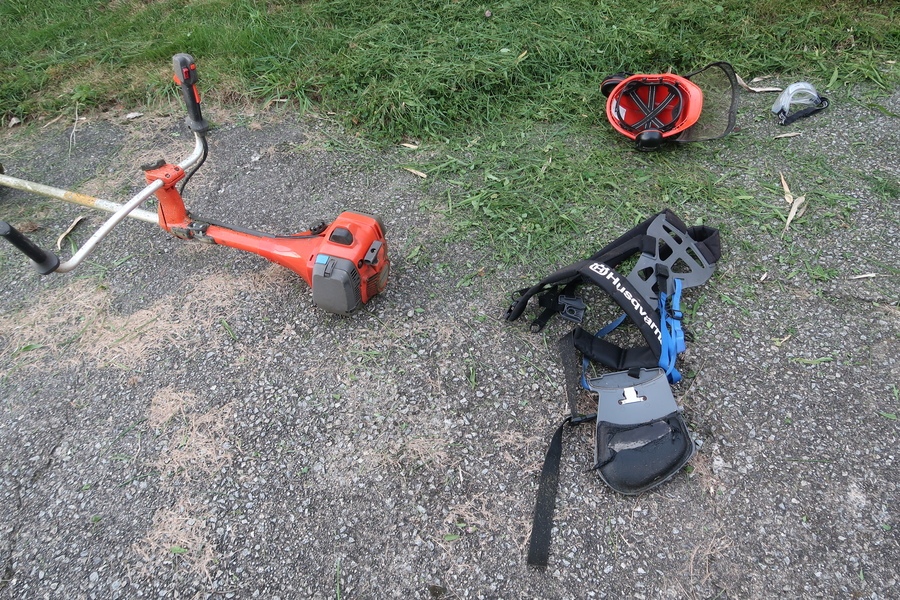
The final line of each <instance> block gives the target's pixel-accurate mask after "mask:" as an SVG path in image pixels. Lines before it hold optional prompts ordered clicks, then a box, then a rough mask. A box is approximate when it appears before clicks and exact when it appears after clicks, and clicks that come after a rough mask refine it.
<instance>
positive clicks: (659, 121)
mask: <svg viewBox="0 0 900 600" xmlns="http://www.w3.org/2000/svg"><path fill="white" fill-rule="evenodd" d="M600 89H601V91H602V92H603V93H604V94H606V95H607V96H609V98H608V99H607V101H606V117H607V118H608V119H609V122H610V123H612V126H613V127H614V128H615V129H616V131H618V132H619V133H621V134H622V135H625V136H628V137H630V138H631V139H633V140H634V141H635V143H636V144H637V147H638V149H639V150H655V149H656V148H658V147H659V146H660V145H661V144H662V143H663V140H665V139H666V138H673V137H675V136H677V135H678V134H680V133H682V132H683V131H685V130H686V129H688V128H689V127H691V126H692V125H693V124H694V123H696V122H697V119H699V118H700V111H701V110H702V109H703V92H702V91H701V90H700V88H699V87H698V86H697V84H695V83H693V82H692V81H690V80H688V79H686V78H684V77H681V76H679V75H673V74H671V73H663V74H660V75H630V74H628V73H617V74H616V75H613V76H612V77H608V78H606V79H605V80H604V81H603V84H602V85H601V87H600Z"/></svg>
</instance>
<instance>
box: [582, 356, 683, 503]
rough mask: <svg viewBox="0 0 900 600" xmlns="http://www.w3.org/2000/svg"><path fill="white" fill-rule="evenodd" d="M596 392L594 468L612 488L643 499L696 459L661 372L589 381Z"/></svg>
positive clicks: (629, 373) (625, 373)
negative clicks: (688, 462) (693, 457)
mask: <svg viewBox="0 0 900 600" xmlns="http://www.w3.org/2000/svg"><path fill="white" fill-rule="evenodd" d="M587 384H588V388H589V389H591V390H592V391H594V392H597V394H598V396H599V398H598V401H597V436H596V438H595V442H594V467H593V468H594V469H595V470H597V471H598V472H599V473H600V478H601V479H603V481H604V482H605V483H606V484H607V485H608V486H609V487H611V488H612V489H614V490H616V491H617V492H619V493H622V494H628V495H634V494H640V493H641V492H644V491H646V490H649V489H651V488H653V487H656V486H657V485H659V484H661V483H663V482H664V481H666V480H668V479H669V478H670V477H672V476H673V475H674V474H675V473H677V472H678V471H679V470H680V469H681V468H682V467H683V466H684V465H685V464H686V463H687V461H688V460H690V458H691V456H693V455H694V441H693V440H692V439H691V436H690V434H689V432H688V430H687V426H686V425H685V423H684V419H683V418H682V417H681V412H680V411H679V410H678V405H677V404H676V403H675V397H674V396H672V389H671V388H670V387H669V383H668V381H667V379H666V373H665V371H664V370H662V369H640V371H638V370H637V369H633V370H631V371H620V372H618V373H610V374H608V375H604V376H602V377H597V378H594V379H588V380H587Z"/></svg>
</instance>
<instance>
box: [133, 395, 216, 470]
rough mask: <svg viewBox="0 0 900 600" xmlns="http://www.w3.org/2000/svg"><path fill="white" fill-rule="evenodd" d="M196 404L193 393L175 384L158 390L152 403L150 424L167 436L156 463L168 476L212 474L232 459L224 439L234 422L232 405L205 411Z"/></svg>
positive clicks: (157, 467) (158, 468)
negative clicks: (165, 444)
mask: <svg viewBox="0 0 900 600" xmlns="http://www.w3.org/2000/svg"><path fill="white" fill-rule="evenodd" d="M197 404H198V402H197V398H196V396H195V395H194V394H192V393H190V392H179V391H177V390H175V389H174V388H172V387H166V388H163V389H161V390H159V392H157V393H156V394H155V395H154V397H153V400H152V401H151V403H150V414H149V415H148V419H147V421H148V424H149V425H150V426H151V427H153V428H154V429H155V430H156V431H157V434H158V435H159V436H160V437H163V436H165V437H166V438H167V440H168V444H167V446H166V449H165V451H164V452H163V453H162V454H161V456H160V457H159V459H158V460H157V461H156V462H155V463H154V466H155V467H156V469H157V470H158V471H159V472H160V473H161V474H162V476H163V477H164V478H165V479H168V478H174V477H183V478H188V479H193V478H197V477H209V476H210V475H213V474H214V473H217V472H218V471H220V470H221V469H222V468H223V467H224V466H225V465H227V464H228V463H230V462H231V458H232V454H231V452H230V451H229V450H228V449H227V445H226V444H223V442H225V440H227V437H228V433H229V426H230V423H231V422H232V418H231V417H232V412H231V411H232V405H231V404H230V403H229V404H226V405H225V406H222V407H219V408H215V409H212V410H208V411H206V412H202V411H200V410H199V409H198V406H197Z"/></svg>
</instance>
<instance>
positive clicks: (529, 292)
mask: <svg viewBox="0 0 900 600" xmlns="http://www.w3.org/2000/svg"><path fill="white" fill-rule="evenodd" d="M660 215H664V216H665V220H666V222H667V223H669V224H670V225H671V226H672V227H673V228H675V229H677V230H678V231H680V232H681V233H682V234H685V235H690V232H691V231H692V230H693V228H691V229H689V228H688V227H687V226H686V225H685V224H684V222H682V220H681V219H679V218H678V217H677V216H676V215H675V213H673V212H672V211H671V210H669V209H665V210H662V211H660V212H658V213H656V214H655V215H653V216H652V217H650V218H649V219H646V220H644V221H643V222H641V223H640V224H639V225H637V226H635V227H634V228H632V229H631V230H630V231H627V232H626V233H624V234H622V235H621V236H619V237H618V238H617V239H615V240H614V241H613V242H611V243H609V244H607V245H606V246H604V247H603V248H601V249H600V250H598V251H597V252H595V253H594V254H592V255H591V256H590V257H588V258H586V259H584V260H580V261H578V262H576V263H573V264H571V265H568V266H566V267H564V268H562V269H559V270H558V271H556V272H554V273H551V274H550V275H548V276H547V277H545V278H543V279H542V280H540V281H539V282H538V283H536V284H535V285H533V286H531V287H530V288H525V289H521V290H518V291H517V292H515V293H514V294H513V300H514V301H513V304H512V305H511V306H510V307H509V309H508V310H507V311H506V315H505V317H504V318H505V319H506V320H507V321H515V320H516V319H518V318H519V317H520V316H521V315H522V313H523V312H525V308H526V307H527V306H528V301H529V300H530V299H531V297H532V296H535V295H538V294H541V295H544V296H550V297H552V296H557V297H558V296H560V295H570V294H571V293H572V292H573V291H574V290H575V289H576V288H577V287H578V286H579V285H581V284H582V283H584V278H583V277H582V275H581V274H580V273H579V270H580V269H581V268H582V267H584V266H586V265H590V264H591V263H593V262H602V263H604V264H607V265H609V266H611V267H613V268H615V267H618V266H619V265H620V264H621V263H622V262H623V261H625V260H627V259H628V258H630V257H632V256H634V255H635V254H638V253H641V252H651V251H653V248H654V246H655V244H656V239H655V238H653V237H652V236H648V235H647V232H648V230H649V229H650V227H651V225H653V222H654V221H655V220H656V219H657V218H658V217H659V216H660ZM711 231H715V230H711ZM698 233H699V232H698ZM715 239H716V242H718V237H716V238H715ZM697 241H698V243H697V249H698V251H699V252H700V253H701V254H703V255H704V257H707V260H709V259H710V258H712V254H713V253H711V252H710V251H709V250H707V248H706V247H705V244H704V242H702V241H700V240H697ZM717 258H718V257H716V259H717ZM710 262H715V259H713V260H711V261H710ZM563 286H565V288H566V290H565V291H560V288H562V287H563ZM550 297H548V298H547V299H546V300H545V301H544V307H545V308H546V307H549V306H552V305H553V304H554V299H553V298H550ZM544 313H545V314H541V315H539V316H538V318H536V319H535V320H534V322H533V323H532V326H531V330H532V332H535V333H537V332H539V331H541V329H543V327H544V326H545V325H546V324H547V322H548V321H549V320H550V318H551V317H552V316H553V314H555V313H553V312H552V311H546V310H545V311H544Z"/></svg>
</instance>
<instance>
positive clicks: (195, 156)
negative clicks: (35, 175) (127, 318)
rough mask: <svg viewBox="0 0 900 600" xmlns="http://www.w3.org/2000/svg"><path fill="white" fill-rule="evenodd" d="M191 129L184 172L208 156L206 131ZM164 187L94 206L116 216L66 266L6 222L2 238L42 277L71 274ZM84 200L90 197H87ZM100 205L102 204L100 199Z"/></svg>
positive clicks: (23, 184)
mask: <svg viewBox="0 0 900 600" xmlns="http://www.w3.org/2000/svg"><path fill="white" fill-rule="evenodd" d="M189 110H190V108H189ZM196 114H199V106H197V113H196ZM192 117H193V114H192ZM201 120H202V117H201ZM202 123H204V124H205V123H206V122H205V121H202ZM189 125H190V123H189ZM191 129H192V130H193V131H194V150H193V152H191V154H190V155H188V156H187V157H186V158H185V159H184V160H182V161H181V162H179V163H178V167H180V168H181V169H182V170H183V171H187V170H188V169H191V168H193V167H194V166H195V165H197V164H199V163H200V161H201V160H202V159H203V157H204V154H205V148H206V141H205V139H204V133H205V131H201V130H199V129H197V128H195V127H194V126H191ZM3 183H4V184H5V185H9V186H10V187H15V188H18V189H25V190H28V191H36V192H38V193H44V194H45V195H49V196H51V197H54V198H60V199H62V200H69V201H71V200H70V198H71V197H72V196H74V195H75V194H72V193H71V192H67V191H66V190H60V189H56V188H50V187H49V186H38V185H36V184H33V183H32V182H29V181H23V180H17V179H15V178H13V177H8V176H4V181H3ZM161 187H163V183H162V182H161V181H154V182H153V183H150V184H149V185H147V187H145V188H144V189H142V190H141V191H140V192H138V193H137V194H135V195H134V196H133V197H132V198H131V200H129V201H128V202H126V203H125V204H121V205H117V204H115V203H113V202H104V204H103V205H102V206H100V205H98V204H94V208H100V209H101V210H112V208H111V207H114V211H113V214H112V215H111V216H110V217H109V218H108V219H107V220H106V222H105V223H103V225H101V226H100V227H99V228H98V229H97V231H96V232H95V233H94V235H92V236H91V237H90V238H89V239H88V240H87V241H86V242H85V243H84V244H82V246H81V248H79V249H78V251H77V252H76V253H75V254H73V255H72V257H71V258H70V259H69V260H67V261H66V262H64V263H60V261H59V258H58V257H57V256H56V254H54V253H53V252H51V251H49V250H43V249H41V248H40V247H38V246H37V245H36V244H35V243H34V242H32V241H31V240H29V239H28V238H27V237H26V236H25V235H24V234H22V233H21V232H20V231H19V230H17V229H16V228H15V227H13V226H12V225H10V224H9V223H6V222H5V221H0V237H3V238H4V239H6V240H7V241H8V242H9V243H11V244H12V245H13V246H15V247H16V248H17V249H18V250H20V251H21V252H22V253H24V254H25V255H26V256H27V257H28V258H30V259H31V260H32V266H33V267H34V268H35V269H36V270H37V272H38V273H40V274H41V275H49V274H50V273H54V272H55V273H68V272H69V271H71V270H72V269H74V268H75V267H77V266H78V265H79V264H81V262H82V261H83V260H84V259H85V258H86V257H87V255H88V254H90V253H91V251H92V250H93V249H94V248H95V247H96V246H97V244H99V243H100V242H101V241H102V240H103V238H105V237H106V236H107V234H109V232H110V231H112V229H113V228H114V227H115V226H116V225H118V224H119V223H121V222H122V221H123V220H124V219H125V217H127V216H128V215H129V214H130V213H131V212H132V211H134V210H135V209H136V208H137V207H139V206H140V205H141V204H143V203H144V202H145V201H146V200H147V199H148V198H150V197H152V196H153V194H154V193H155V192H156V191H157V190H158V189H160V188H161ZM36 188H39V189H36ZM84 198H88V197H87V196H85V197H84ZM94 200H97V199H94ZM97 202H101V201H99V200H97ZM78 203H81V202H78Z"/></svg>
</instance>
